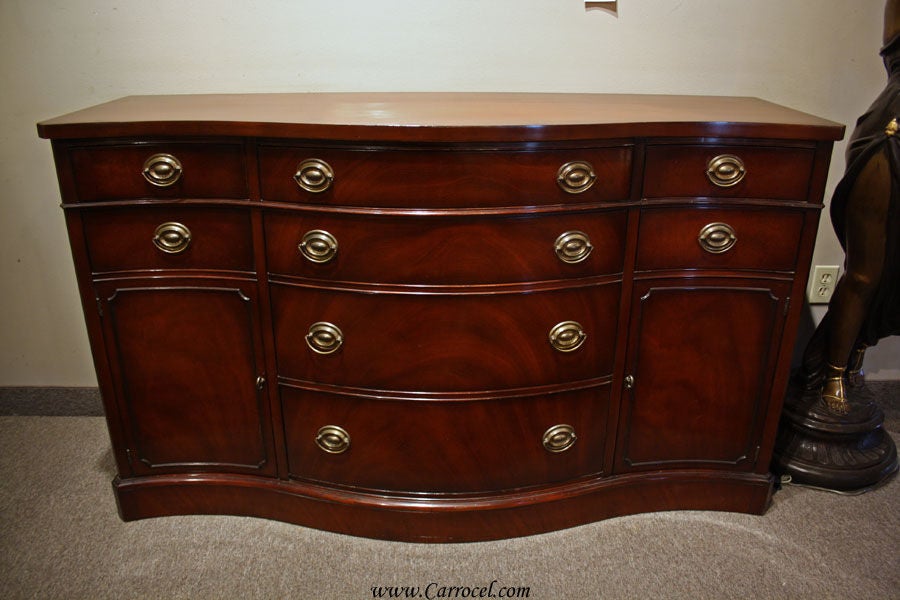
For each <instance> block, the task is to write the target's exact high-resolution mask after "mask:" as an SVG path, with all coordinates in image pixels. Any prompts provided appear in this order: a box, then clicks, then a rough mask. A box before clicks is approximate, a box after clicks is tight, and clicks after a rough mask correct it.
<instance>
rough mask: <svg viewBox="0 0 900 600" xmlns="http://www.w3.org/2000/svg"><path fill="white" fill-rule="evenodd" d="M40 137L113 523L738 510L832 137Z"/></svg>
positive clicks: (774, 417) (112, 108)
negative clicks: (105, 431) (85, 358)
mask: <svg viewBox="0 0 900 600" xmlns="http://www.w3.org/2000/svg"><path fill="white" fill-rule="evenodd" d="M38 130H39V132H40V134H41V135H42V136H44V137H48V138H51V139H53V148H54V154H55V158H56V163H57V174H58V177H59V182H60V189H61V192H62V198H63V207H64V209H65V214H66V221H67V226H68V231H69V238H70V242H71V245H72V251H73V257H74V261H75V268H76V273H77V276H78V284H79V289H80V293H81V299H82V303H83V306H84V309H85V319H86V322H87V326H88V333H89V338H90V341H91V347H92V351H93V355H94V360H95V366H96V369H97V375H98V380H99V383H100V387H101V390H102V394H103V398H104V404H105V408H106V414H107V421H108V424H109V430H110V436H111V438H112V442H113V450H114V456H115V458H116V462H117V466H118V471H119V474H118V477H117V478H116V480H115V483H114V488H115V491H116V495H117V499H118V502H119V509H120V512H121V515H122V517H123V518H124V519H137V518H144V517H151V516H162V515H175V514H192V513H198V514H235V515H251V516H259V517H267V518H274V519H281V520H285V521H290V522H294V523H299V524H303V525H308V526H312V527H317V528H322V529H328V530H332V531H339V532H345V533H351V534H355V535H362V536H371V537H379V538H388V539H401V540H417V541H464V540H481V539H496V538H502V537H510V536H519V535H528V534H532V533H538V532H543V531H549V530H553V529H559V528H563V527H570V526H573V525H577V524H581V523H587V522H590V521H593V520H597V519H602V518H606V517H611V516H616V515H624V514H632V513H636V512H643V511H651V510H672V509H715V510H733V511H742V512H751V513H760V512H762V511H764V510H765V509H766V507H767V506H768V502H769V498H770V494H771V492H772V485H773V478H772V476H771V474H770V472H769V461H770V460H771V456H772V446H773V441H774V437H775V429H776V425H777V421H778V416H779V413H780V411H781V398H782V395H783V392H784V388H785V385H786V381H787V371H788V368H789V366H790V359H791V351H792V347H793V342H794V338H795V335H796V327H797V322H798V319H799V316H800V307H801V304H802V295H803V290H804V287H805V284H806V278H807V274H808V265H809V262H810V259H811V256H812V248H813V244H814V241H815V233H816V226H817V223H818V217H819V211H820V209H821V200H822V195H823V190H824V185H825V178H826V174H827V169H828V162H829V158H830V153H831V146H832V143H833V141H834V140H835V139H838V138H840V136H841V135H842V133H843V128H842V127H841V126H839V125H837V124H834V123H830V122H828V121H823V120H821V119H818V118H816V117H812V116H810V115H805V114H802V113H798V112H796V111H792V110H789V109H786V108H782V107H779V106H775V105H772V104H769V103H766V102H762V101H759V100H754V99H747V98H709V97H683V96H682V97H678V96H673V97H668V96H623V95H610V96H604V95H590V94H584V95H581V94H283V95H279V94H262V95H254V96H247V95H237V96H148V97H131V98H124V99H122V100H118V101H115V102H111V103H108V104H106V105H101V106H98V107H94V108H90V109H86V110H84V111H80V112H77V113H73V114H71V115H67V116H64V117H59V118H57V119H53V120H49V121H46V122H44V123H41V124H39V126H38Z"/></svg>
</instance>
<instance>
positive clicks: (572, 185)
mask: <svg viewBox="0 0 900 600" xmlns="http://www.w3.org/2000/svg"><path fill="white" fill-rule="evenodd" d="M259 171H260V179H261V187H262V198H263V200H274V201H278V202H302V203H309V204H317V205H338V206H368V207H397V208H402V207H417V208H452V207H466V208H477V207H487V206H536V205H549V204H569V203H573V202H577V203H590V202H605V201H616V200H627V199H628V198H629V195H630V191H631V147H630V146H614V147H609V148H572V149H554V150H470V149H469V150H453V149H431V150H429V149H415V150H413V149H409V150H408V149H396V148H394V149H381V150H372V149H346V148H321V147H298V146H293V147H280V146H268V147H261V148H260V150H259Z"/></svg>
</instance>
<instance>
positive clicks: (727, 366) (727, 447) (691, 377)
mask: <svg viewBox="0 0 900 600" xmlns="http://www.w3.org/2000/svg"><path fill="white" fill-rule="evenodd" d="M786 291H787V287H786V286H784V285H782V284H776V285H774V286H771V287H770V286H768V285H765V286H759V287H752V284H748V283H743V284H732V283H731V282H727V281H718V282H709V281H707V282H703V283H693V282H680V283H679V282H674V281H669V282H656V283H642V284H639V285H637V286H636V287H635V295H634V301H633V305H632V315H633V316H632V321H631V331H630V346H629V347H630V351H629V357H628V369H629V374H631V375H632V376H633V377H634V384H633V387H632V389H631V390H630V393H629V390H626V393H625V395H624V397H623V410H622V416H621V423H620V429H619V430H620V431H621V432H623V434H622V437H621V439H620V440H619V449H618V460H617V463H618V468H619V469H620V470H632V469H640V468H658V467H660V466H663V465H668V464H671V463H683V464H684V465H685V466H716V467H723V466H729V465H730V466H732V467H734V466H739V468H742V469H743V468H751V467H752V466H753V462H754V460H755V452H756V448H757V447H758V437H759V432H760V428H761V425H762V423H761V421H762V416H763V414H764V412H765V408H766V405H767V403H768V395H769V382H770V379H771V377H770V374H771V372H772V369H773V368H774V364H775V360H776V356H777V352H778V347H779V343H780V340H781V331H782V327H783V321H784V319H783V315H784V297H785V295H786Z"/></svg>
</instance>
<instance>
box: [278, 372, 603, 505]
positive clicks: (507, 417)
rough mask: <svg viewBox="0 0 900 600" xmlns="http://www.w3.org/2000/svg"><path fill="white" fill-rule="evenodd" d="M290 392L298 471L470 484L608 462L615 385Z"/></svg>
mask: <svg viewBox="0 0 900 600" xmlns="http://www.w3.org/2000/svg"><path fill="white" fill-rule="evenodd" d="M281 400H282V408H283V411H284V422H285V434H286V438H287V447H288V466H289V469H290V475H291V477H293V478H296V479H304V480H307V481H316V482H322V483H330V484H336V485H341V486H349V487H354V488H367V489H371V490H385V491H397V492H438V493H454V492H456V493H465V492H479V491H492V490H508V489H513V488H518V487H525V486H534V485H539V484H544V483H553V482H560V481H565V480H569V479H573V478H576V477H580V476H583V475H589V474H598V473H601V472H602V471H603V454H604V452H603V450H604V442H605V433H606V422H607V409H608V405H609V386H608V385H604V386H601V387H594V388H588V389H583V390H577V391H570V392H560V393H552V394H545V395H540V396H529V397H515V398H499V399H480V400H405V399H404V400H393V399H387V400H386V399H380V398H378V399H376V398H365V397H355V396H350V395H343V394H332V393H321V392H314V391H307V390H300V389H296V388H291V387H282V389H281ZM572 432H574V440H573V438H572V435H571V433H572Z"/></svg>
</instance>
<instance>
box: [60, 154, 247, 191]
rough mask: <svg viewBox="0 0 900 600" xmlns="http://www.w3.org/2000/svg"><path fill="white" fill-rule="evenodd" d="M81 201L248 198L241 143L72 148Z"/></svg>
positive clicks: (76, 186)
mask: <svg viewBox="0 0 900 600" xmlns="http://www.w3.org/2000/svg"><path fill="white" fill-rule="evenodd" d="M69 158H70V161H71V165H72V173H73V179H74V180H75V190H76V193H77V196H78V201H79V202H93V201H103V200H124V199H131V198H151V199H152V198H248V197H249V194H248V191H247V190H248V188H247V178H246V175H245V169H244V153H243V146H242V145H241V144H237V143H234V144H202V143H153V144H121V145H111V146H92V147H80V148H73V149H71V150H70V151H69Z"/></svg>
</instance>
